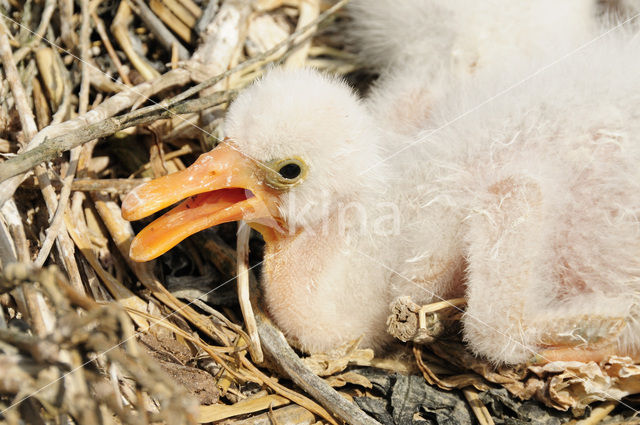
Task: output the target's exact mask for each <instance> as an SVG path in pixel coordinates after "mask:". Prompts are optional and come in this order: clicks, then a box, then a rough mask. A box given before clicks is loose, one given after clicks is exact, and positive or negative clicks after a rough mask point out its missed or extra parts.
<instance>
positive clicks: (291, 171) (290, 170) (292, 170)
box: [278, 164, 302, 180]
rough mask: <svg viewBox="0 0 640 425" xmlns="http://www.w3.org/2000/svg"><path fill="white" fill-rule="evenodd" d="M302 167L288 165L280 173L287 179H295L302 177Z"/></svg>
mask: <svg viewBox="0 0 640 425" xmlns="http://www.w3.org/2000/svg"><path fill="white" fill-rule="evenodd" d="M301 171H302V170H301V169H300V166H299V165H298V164H287V165H285V166H284V167H282V168H281V169H280V171H278V173H280V175H281V176H282V177H284V178H285V179H289V180H290V179H295V178H296V177H298V176H299V175H300V172H301Z"/></svg>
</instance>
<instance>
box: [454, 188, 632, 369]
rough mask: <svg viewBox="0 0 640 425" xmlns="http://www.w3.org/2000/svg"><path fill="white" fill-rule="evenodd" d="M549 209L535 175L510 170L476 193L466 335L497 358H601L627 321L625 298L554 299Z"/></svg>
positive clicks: (514, 360)
mask: <svg viewBox="0 0 640 425" xmlns="http://www.w3.org/2000/svg"><path fill="white" fill-rule="evenodd" d="M550 211H552V206H550V205H548V204H547V203H546V202H545V199H544V193H543V190H542V188H541V184H539V182H538V181H536V180H535V179H533V178H530V177H527V176H512V177H508V178H505V179H503V180H500V181H498V182H497V183H495V184H493V185H491V186H490V187H489V189H488V191H486V193H484V194H482V193H481V194H479V196H478V203H477V205H476V208H475V209H474V212H473V214H472V215H470V216H469V217H468V219H467V221H466V224H467V228H466V242H467V256H468V258H467V259H468V264H469V265H468V269H467V302H468V307H467V311H466V314H465V317H464V319H463V322H464V334H465V339H466V340H467V342H468V343H469V345H470V347H471V348H472V349H473V350H474V351H475V352H476V353H477V354H480V355H483V356H485V357H487V358H489V359H490V360H491V361H493V362H495V363H521V362H527V361H532V360H533V361H536V362H548V361H554V360H577V361H589V360H596V361H599V360H602V359H603V357H606V356H608V355H609V354H611V353H613V352H614V351H615V348H616V345H617V338H618V335H619V334H620V333H621V331H622V330H623V328H624V327H625V326H626V324H625V317H626V315H627V313H625V311H627V312H628V311H629V309H628V308H625V307H624V306H623V305H622V304H620V300H609V301H610V302H609V303H608V304H610V305H605V304H606V303H603V302H602V300H600V299H598V297H597V296H596V295H593V294H591V295H587V294H585V295H580V296H579V299H577V298H573V299H570V300H565V301H559V300H557V299H556V295H557V288H558V285H559V284H560V283H558V282H556V280H557V278H555V279H554V276H553V274H552V273H553V264H554V261H556V262H557V261H558V259H557V258H555V253H554V250H553V249H552V247H551V240H552V238H551V236H552V235H551V232H552V231H554V230H553V229H557V227H556V226H555V223H554V222H553V220H554V217H555V215H554V214H553V213H550ZM589 298H591V299H589ZM596 300H597V303H596ZM618 307H619V308H618Z"/></svg>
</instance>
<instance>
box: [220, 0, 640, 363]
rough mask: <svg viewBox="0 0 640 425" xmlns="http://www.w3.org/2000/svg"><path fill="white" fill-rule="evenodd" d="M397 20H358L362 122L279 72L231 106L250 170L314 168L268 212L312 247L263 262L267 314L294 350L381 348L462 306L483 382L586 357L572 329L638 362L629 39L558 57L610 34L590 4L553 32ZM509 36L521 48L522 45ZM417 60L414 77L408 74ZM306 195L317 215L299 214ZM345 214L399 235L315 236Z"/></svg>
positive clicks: (638, 128) (457, 19)
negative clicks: (543, 360) (443, 307)
mask: <svg viewBox="0 0 640 425" xmlns="http://www.w3.org/2000/svg"><path fill="white" fill-rule="evenodd" d="M390 3H393V4H394V5H396V6H397V7H389V5H390ZM407 3H408V4H409V3H410V4H411V6H408V5H407V6H405V4H404V3H403V2H388V1H386V0H385V1H380V2H376V3H374V7H371V8H369V9H367V11H368V12H367V13H374V14H375V13H377V15H375V16H373V17H372V16H369V17H365V18H363V19H362V22H371V21H367V19H373V20H374V22H378V24H379V25H378V26H372V27H370V28H369V27H368V28H365V27H362V26H361V27H359V28H360V29H359V31H360V32H359V37H360V38H361V39H363V40H364V42H365V46H364V48H363V49H364V52H365V53H366V54H368V55H371V56H373V55H375V57H376V58H385V59H384V60H383V61H379V62H377V63H376V64H375V65H377V66H379V67H381V68H382V73H383V75H382V79H381V80H380V82H379V83H378V84H377V85H376V86H375V87H374V88H373V92H372V94H371V96H370V97H369V99H368V100H367V103H366V105H365V104H362V102H361V101H359V100H358V99H357V98H356V96H355V95H354V94H353V93H352V92H351V90H350V89H349V88H348V87H347V86H346V85H345V84H344V83H342V82H340V81H338V80H336V79H333V78H330V77H326V76H323V75H320V74H318V73H316V72H314V71H310V70H299V71H281V70H274V71H271V72H270V73H269V74H268V75H267V76H266V77H265V78H263V79H262V80H261V81H259V82H258V83H257V84H256V85H254V86H253V87H252V88H250V89H248V90H246V91H245V92H244V93H242V94H241V95H240V96H239V98H238V99H237V100H236V102H235V103H234V104H233V105H232V107H231V110H230V112H229V115H228V118H227V122H226V133H227V135H228V136H230V137H231V138H232V139H233V140H234V141H236V143H237V145H238V147H239V148H240V149H241V150H242V151H243V152H245V153H246V154H248V155H250V156H252V157H254V158H257V159H259V160H263V161H268V160H271V159H274V158H281V157H289V156H293V155H297V156H301V157H303V158H304V159H305V161H307V162H308V163H309V169H310V172H309V177H308V178H307V180H306V181H305V182H304V183H302V184H301V185H299V186H297V187H296V188H294V189H293V190H292V191H290V192H289V193H286V194H283V195H282V196H281V202H282V205H281V207H282V211H283V215H284V216H285V217H286V219H287V220H289V221H291V222H296V221H297V220H299V217H298V215H297V213H296V212H302V211H304V220H305V223H310V224H311V228H312V229H311V230H313V231H312V232H303V233H301V234H300V235H299V236H298V237H296V238H293V239H292V240H284V241H283V242H282V243H281V244H279V245H277V246H272V247H270V248H269V249H270V252H267V255H268V256H270V255H272V254H273V257H268V259H267V262H266V266H265V275H264V292H265V299H266V302H267V306H268V308H269V311H270V313H271V314H272V315H273V317H274V319H275V320H276V322H277V323H278V325H279V326H280V327H281V328H282V329H283V331H284V332H285V334H286V335H287V336H289V337H290V338H291V339H292V340H294V341H296V342H297V344H298V345H299V346H300V347H301V348H303V349H304V350H306V351H311V352H314V351H323V350H327V349H329V348H332V347H334V346H336V345H337V344H339V343H341V342H344V341H348V340H350V339H353V338H355V337H357V336H359V335H364V345H365V346H372V347H380V346H381V345H382V344H384V343H385V342H386V341H387V340H388V338H387V337H386V336H385V317H386V315H387V312H388V310H387V306H388V304H389V302H390V301H391V300H393V299H394V298H395V297H396V296H399V295H411V296H412V297H413V298H414V299H416V300H417V301H423V302H429V301H433V300H434V299H438V298H449V297H452V296H459V295H464V296H466V297H467V299H468V310H467V314H466V315H465V318H464V335H465V338H466V340H467V341H468V343H469V345H470V347H471V349H472V350H473V351H474V352H475V353H477V354H479V355H483V356H486V357H487V358H489V359H490V360H492V361H494V362H495V363H503V362H507V363H514V362H521V361H525V360H527V359H528V358H530V357H531V356H533V355H534V354H535V352H537V350H539V349H540V347H541V345H544V344H549V342H553V341H554V340H555V339H554V338H556V337H557V336H558V335H560V334H562V335H565V334H569V335H575V337H576V338H579V337H580V336H581V332H584V329H580V328H579V327H576V326H577V325H576V324H581V323H582V324H584V323H586V322H588V320H586V319H585V318H591V319H593V318H597V320H601V322H602V323H603V327H606V323H608V322H609V321H612V322H613V321H616V320H618V319H623V320H624V321H625V323H626V324H625V327H624V329H623V330H622V332H621V333H620V334H619V335H618V336H617V337H616V338H615V341H614V342H615V343H616V344H618V346H619V349H620V351H621V352H622V353H625V352H629V353H634V352H635V353H637V352H638V351H639V350H640V324H639V323H640V322H639V321H638V317H637V316H638V295H639V294H640V281H639V279H640V260H639V259H638V258H640V257H639V255H638V254H640V238H639V236H640V226H639V223H638V214H639V212H640V211H639V209H640V187H638V186H639V185H640V85H639V84H638V83H637V81H638V78H639V77H640V37H633V36H632V35H631V34H620V31H618V32H616V33H614V34H612V35H610V36H606V37H603V38H601V39H599V40H598V41H597V42H594V43H591V44H589V45H588V46H587V47H585V48H582V49H580V50H579V51H578V52H577V53H575V54H571V55H569V56H566V57H564V55H565V54H566V52H567V49H568V48H570V47H571V46H574V47H575V46H576V45H579V44H580V43H581V42H583V41H585V40H588V39H589V35H590V34H591V38H593V37H595V35H597V34H598V33H599V32H598V31H600V32H602V31H603V30H598V29H597V26H596V24H595V18H594V16H595V12H594V10H595V8H593V7H592V6H591V3H590V2H580V1H569V2H566V4H565V6H563V7H566V8H567V9H566V11H564V12H562V13H558V14H554V15H553V16H558V17H559V18H558V19H559V21H560V22H559V21H554V20H550V21H549V20H548V19H547V20H545V19H546V18H548V13H547V15H545V14H544V12H545V11H546V12H548V11H549V8H550V7H551V5H552V3H554V2H550V1H542V2H539V4H540V7H539V8H536V7H533V6H531V7H529V6H522V5H520V6H519V7H520V9H518V8H517V7H516V6H513V7H511V6H509V5H510V4H512V3H514V4H515V3H517V4H519V2H498V1H492V2H490V4H491V5H493V6H495V8H494V9H487V10H486V11H485V13H489V12H491V13H493V12H496V13H497V12H499V14H498V15H496V16H499V17H500V19H497V18H495V19H493V20H486V19H482V17H481V15H478V16H479V17H478V19H477V20H476V19H475V18H473V16H474V15H473V14H472V13H471V11H473V10H476V9H477V8H478V7H480V6H477V5H475V2H467V1H453V2H447V6H439V7H440V8H439V9H436V8H435V6H434V5H435V4H436V2H432V1H426V0H425V1H422V2H407ZM416 3H420V4H421V5H416ZM362 4H363V2H358V1H356V3H355V5H354V8H355V9H354V10H356V13H365V10H364V9H363V8H362V7H361V5H362ZM563 4H564V3H563ZM375 5H379V9H378V8H377V7H375ZM423 6H424V7H423ZM409 7H411V9H409ZM545 7H546V8H547V9H545ZM553 7H554V8H556V9H557V8H558V5H557V4H555V3H554V4H553ZM571 10H573V11H574V12H575V13H576V14H575V15H574V14H571V13H570V11H571ZM396 12H397V16H396V15H395V13H396ZM467 12H468V13H467ZM518 12H520V13H518ZM565 12H566V13H565ZM362 16H364V15H362ZM407 16H411V18H412V19H413V20H411V19H410V20H407ZM483 16H486V15H483ZM565 16H572V17H573V18H575V19H574V20H569V21H570V22H567V21H566V20H564V17H565ZM383 17H384V18H383ZM452 17H453V18H452ZM445 18H446V19H445ZM449 18H452V19H449ZM520 18H522V19H520ZM376 19H377V21H375V20H376ZM394 20H396V21H397V22H395V24H394ZM399 22H401V23H402V24H401V25H397V24H398V23H399ZM425 22H426V24H425ZM486 22H491V24H490V25H488V27H487V26H486V25H485V27H483V26H482V25H484V24H483V23H486ZM505 22H514V23H515V25H516V26H515V28H519V29H522V32H521V33H520V36H519V37H516V38H515V40H511V39H509V38H508V34H509V31H510V30H512V29H513V28H511V29H509V28H510V27H509V26H501V25H504V24H505ZM527 22H533V23H535V22H537V23H538V24H539V25H533V24H532V25H529V26H527V25H524V24H525V23H527ZM431 34H435V35H431ZM485 34H486V37H483V35H485ZM382 36H384V38H381V37H382ZM538 36H539V37H538ZM412 37H415V39H414V38H412ZM379 38H381V39H384V40H389V39H391V40H402V43H405V42H406V46H404V47H403V48H402V49H399V48H398V46H399V43H396V44H392V43H390V42H387V41H385V42H384V43H378V44H376V43H375V41H372V40H377V39H379ZM497 41H500V43H498V42H497ZM366 43H369V44H366ZM501 43H502V44H501ZM549 43H553V47H550V46H549ZM443 46H444V48H445V51H446V52H447V55H445V56H444V57H442V56H439V55H438V53H442V52H443V50H442V49H443ZM501 46H502V47H501ZM522 46H526V47H527V49H528V50H526V52H527V54H521V52H522ZM412 49H415V51H414V50H412ZM500 49H503V50H500ZM536 49H538V50H536ZM367 52H368V53H367ZM519 52H520V53H519ZM530 52H534V53H532V54H528V53H530ZM416 56H419V57H422V58H427V59H425V60H424V61H423V63H420V64H418V65H411V66H409V64H410V62H411V61H412V59H411V58H414V57H416ZM563 57H564V58H563ZM452 58H453V59H452ZM460 58H462V59H460ZM503 58H509V60H508V62H507V61H505V60H503ZM558 58H563V59H561V60H559V61H557V62H556V61H555V59H558ZM398 63H400V64H405V65H407V66H406V67H405V68H403V67H402V65H400V66H399V68H403V69H404V70H403V71H402V72H401V71H394V66H397V65H394V64H398ZM452 63H454V65H455V64H457V65H456V66H453V65H452ZM460 63H462V64H465V65H464V66H462V67H460V66H458V65H460ZM550 63H553V64H552V65H550V66H548V67H545V68H544V69H543V70H542V71H541V72H538V73H532V70H536V69H540V68H541V67H542V66H545V65H547V64H550ZM469 66H470V67H469ZM395 69H398V68H395ZM454 69H456V70H458V71H452V70H454ZM460 70H461V71H460ZM516 83H517V84H516ZM381 161H384V162H381ZM318 194H321V196H326V197H327V199H329V208H328V209H327V210H324V209H322V210H321V209H317V210H314V209H313V208H310V209H309V208H302V207H300V208H302V209H296V208H298V206H300V205H303V206H305V205H313V204H314V202H316V201H317V197H318ZM294 195H295V199H296V208H291V206H290V205H289V204H290V203H291V197H292V196H294ZM355 201H357V202H360V203H362V204H364V205H366V206H367V208H368V211H369V212H370V213H371V212H372V213H371V214H372V215H373V216H374V217H377V216H379V215H380V214H381V211H380V209H379V208H380V204H381V202H385V201H392V202H394V203H395V204H396V205H398V206H399V207H400V210H401V212H402V214H401V223H400V224H401V225H400V229H401V231H400V233H399V234H396V235H394V236H393V237H391V238H389V237H387V236H379V235H376V233H375V232H370V231H369V232H362V231H361V230H362V229H358V231H355V230H354V231H352V232H349V231H347V232H346V234H343V233H341V232H339V231H337V230H336V227H335V226H329V228H330V230H329V231H328V233H326V232H325V233H323V232H322V231H321V230H322V229H321V226H322V223H324V222H326V221H327V220H328V221H329V222H330V223H334V222H335V220H336V217H337V211H338V209H339V206H340V205H344V204H345V203H348V202H355ZM309 211H311V212H309ZM370 224H371V223H370V222H369V223H368V224H367V226H370ZM365 227H366V226H365ZM331 229H332V230H331ZM365 230H371V229H370V227H366V229H365ZM391 270H394V272H391Z"/></svg>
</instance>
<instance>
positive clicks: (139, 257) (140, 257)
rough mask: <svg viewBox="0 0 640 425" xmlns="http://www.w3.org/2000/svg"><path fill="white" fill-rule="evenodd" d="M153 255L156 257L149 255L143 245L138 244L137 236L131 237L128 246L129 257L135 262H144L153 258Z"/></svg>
mask: <svg viewBox="0 0 640 425" xmlns="http://www.w3.org/2000/svg"><path fill="white" fill-rule="evenodd" d="M155 257H157V255H156V256H154V255H150V254H149V252H148V250H146V249H145V247H144V246H142V245H141V244H140V238H138V237H137V236H136V237H135V238H133V241H131V246H130V247H129V258H131V259H132V260H133V261H135V262H136V263H144V262H147V261H150V260H153V259H154V258H155Z"/></svg>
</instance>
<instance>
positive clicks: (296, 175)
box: [265, 156, 309, 190]
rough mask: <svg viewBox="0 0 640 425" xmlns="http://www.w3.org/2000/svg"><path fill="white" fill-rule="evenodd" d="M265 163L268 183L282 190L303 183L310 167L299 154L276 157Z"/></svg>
mask: <svg viewBox="0 0 640 425" xmlns="http://www.w3.org/2000/svg"><path fill="white" fill-rule="evenodd" d="M265 165H266V170H267V171H266V173H265V180H266V183H267V185H269V186H271V187H273V188H274V189H280V190H288V189H290V188H292V187H294V186H296V185H298V184H300V183H302V182H303V181H304V179H305V177H306V176H307V171H308V168H309V167H308V166H307V164H306V163H305V162H304V160H302V158H300V157H297V156H294V157H292V158H283V159H274V160H272V161H269V162H268V163H266V164H265Z"/></svg>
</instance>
